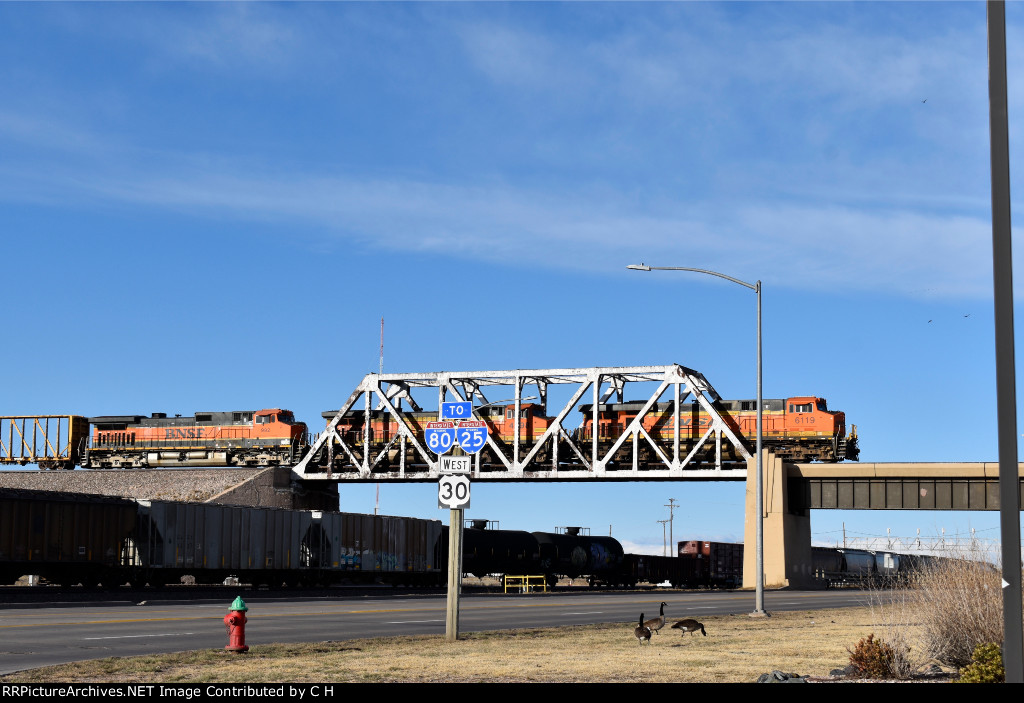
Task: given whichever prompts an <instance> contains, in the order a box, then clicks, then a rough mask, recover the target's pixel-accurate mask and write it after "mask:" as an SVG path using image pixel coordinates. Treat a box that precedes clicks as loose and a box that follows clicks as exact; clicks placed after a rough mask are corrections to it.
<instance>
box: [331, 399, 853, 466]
mask: <svg viewBox="0 0 1024 703" xmlns="http://www.w3.org/2000/svg"><path fill="white" fill-rule="evenodd" d="M643 406H644V403H643V402H627V403H606V404H601V405H599V406H598V419H597V424H598V451H599V453H600V454H602V455H605V454H606V453H607V452H608V451H610V450H611V448H612V446H613V445H614V444H615V443H616V442H617V441H618V440H619V438H620V437H621V436H622V434H623V433H624V432H627V429H628V427H629V424H630V423H631V422H632V421H633V420H634V419H635V418H636V416H637V414H638V413H639V412H640V411H641V410H642V409H643ZM520 407H521V410H520V416H521V417H520V423H519V424H520V426H519V451H520V456H524V455H526V454H528V453H529V452H530V451H532V450H533V448H534V446H535V445H536V443H537V442H538V441H539V440H540V439H541V438H542V437H543V436H544V433H545V432H546V431H547V430H548V428H549V427H550V426H551V422H552V419H551V418H550V417H547V416H545V415H544V407H543V406H542V405H538V404H535V403H524V404H522V405H521V406H520ZM714 407H715V409H716V410H718V412H719V413H720V414H721V415H722V417H723V419H724V420H725V422H726V423H727V424H728V425H729V427H730V428H731V429H732V430H733V431H734V432H735V433H736V434H737V435H739V436H740V437H741V438H742V439H744V440H745V441H746V442H747V444H748V445H749V446H750V448H751V449H753V447H754V444H755V443H756V439H757V402H756V401H754V400H719V401H717V402H716V403H715V404H714ZM682 409H683V414H682V416H681V417H680V423H679V425H680V427H679V433H680V451H682V452H685V453H688V452H689V451H690V449H691V448H692V447H694V446H695V445H696V444H697V443H698V442H699V441H700V440H701V438H702V437H703V436H704V435H705V433H706V432H708V430H709V428H710V426H711V417H710V415H708V413H707V412H705V411H704V410H703V409H702V408H701V407H700V405H699V404H697V403H688V404H684V405H683V407H682ZM579 410H580V412H581V413H582V415H583V421H582V423H581V425H580V427H579V428H577V429H576V430H574V431H573V432H572V439H573V441H575V442H576V443H577V445H578V446H582V447H585V448H589V447H590V446H592V440H593V424H594V420H593V418H594V415H593V405H581V406H579ZM336 415H337V411H327V412H324V413H322V416H323V417H324V419H325V420H326V421H327V423H328V424H330V422H331V420H333V419H334V417H335V416H336ZM476 416H477V417H479V418H480V419H481V420H483V421H484V422H485V423H486V424H487V429H488V432H489V434H490V437H491V438H492V439H494V441H495V443H496V444H497V445H498V447H499V448H501V449H502V450H505V449H507V448H509V447H510V446H511V445H512V443H513V442H514V440H515V432H516V426H515V406H514V405H505V406H492V407H485V408H482V409H481V410H479V411H477V413H476ZM403 417H405V418H407V419H408V421H409V424H410V425H411V428H412V430H413V432H414V433H415V434H416V436H417V437H418V438H419V440H420V441H421V442H422V441H423V437H424V429H425V426H426V423H428V422H432V421H434V420H436V419H437V412H436V411H433V412H410V413H405V414H404V415H403ZM641 424H642V426H643V428H644V430H645V431H646V432H647V433H648V434H649V435H650V436H651V438H652V439H653V440H655V441H656V442H658V443H659V444H662V445H663V446H671V444H672V442H673V437H674V432H675V427H674V421H673V404H672V403H657V404H655V405H654V406H652V407H651V409H650V410H648V412H647V414H646V415H644V417H643V420H642V421H641ZM762 424H763V442H764V446H765V448H766V449H768V450H770V451H772V452H773V453H775V455H776V456H778V457H780V458H782V459H784V460H785V461H792V462H811V461H822V462H837V461H843V460H850V461H856V460H857V458H858V457H859V456H860V448H859V447H858V446H857V429H856V426H851V431H850V433H849V434H847V432H846V415H845V413H843V412H838V411H831V410H829V409H828V406H827V404H826V401H825V399H824V398H817V397H814V396H796V397H792V398H785V399H765V400H763V412H762ZM337 429H338V433H339V434H340V435H341V437H342V439H343V440H344V441H345V444H346V445H347V446H348V447H349V448H350V449H352V450H354V451H357V452H358V453H361V452H362V450H363V446H364V445H365V444H366V441H367V439H368V440H369V447H370V451H371V454H372V455H373V456H379V455H380V453H381V452H383V451H385V450H387V453H386V455H385V456H384V457H381V460H380V462H379V464H384V465H387V464H392V465H394V464H397V463H398V462H399V456H400V452H401V448H400V447H401V444H400V443H399V442H398V441H397V440H398V438H399V430H398V423H397V421H396V420H395V418H394V416H393V415H391V414H390V413H388V412H386V411H384V410H373V411H371V413H370V427H369V431H368V432H367V428H366V412H365V411H361V410H352V411H349V412H346V413H345V415H344V416H343V417H342V418H341V419H340V420H339V422H338V427H337ZM550 448H551V443H550V442H545V443H544V445H543V446H542V447H541V448H540V449H539V450H538V453H537V455H536V457H535V458H536V459H537V460H538V461H541V462H543V461H547V460H549V459H550ZM637 449H638V451H639V453H640V455H641V456H640V459H641V461H645V462H646V461H655V460H656V457H655V456H654V455H653V450H652V449H651V447H650V446H649V445H648V444H647V443H641V444H640V446H639V447H638V448H637ZM703 451H704V453H705V454H707V455H708V456H707V457H704V456H701V457H698V458H701V459H705V460H710V456H711V455H712V454H713V453H714V451H715V445H714V443H713V442H711V443H706V444H705V446H704V448H703ZM632 452H633V446H632V444H631V443H629V442H624V443H623V444H622V446H620V448H619V450H618V452H617V453H616V455H615V456H614V457H612V461H614V462H621V463H630V462H631V461H632ZM722 452H723V458H724V459H726V460H728V461H739V460H740V457H739V456H737V455H736V451H735V449H734V448H733V447H732V445H731V444H728V445H727V444H726V443H723V445H722ZM510 454H511V452H510V451H508V452H506V456H508V455H510ZM559 454H560V456H564V457H567V458H568V459H569V460H571V457H572V453H571V451H570V450H568V449H566V450H565V451H564V452H563V451H561V450H560V452H559ZM336 455H337V452H336ZM480 460H481V465H488V464H497V463H498V459H497V457H495V456H494V453H493V450H492V449H491V448H490V447H485V448H484V449H483V450H481V456H480ZM405 461H406V463H407V464H409V465H415V464H421V463H422V458H420V457H419V456H418V455H417V454H416V453H415V450H414V449H413V447H412V446H411V445H409V444H406V446H405Z"/></svg>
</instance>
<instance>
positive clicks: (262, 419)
mask: <svg viewBox="0 0 1024 703" xmlns="http://www.w3.org/2000/svg"><path fill="white" fill-rule="evenodd" d="M273 421H274V416H273V415H257V416H256V424H257V425H269V424H270V423H272V422H273Z"/></svg>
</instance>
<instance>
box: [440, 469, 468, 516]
mask: <svg viewBox="0 0 1024 703" xmlns="http://www.w3.org/2000/svg"><path fill="white" fill-rule="evenodd" d="M437 507H438V508H448V509H449V510H457V509H459V508H468V507H469V476H464V475H461V474H456V475H452V476H442V477H441V480H440V481H438V483H437Z"/></svg>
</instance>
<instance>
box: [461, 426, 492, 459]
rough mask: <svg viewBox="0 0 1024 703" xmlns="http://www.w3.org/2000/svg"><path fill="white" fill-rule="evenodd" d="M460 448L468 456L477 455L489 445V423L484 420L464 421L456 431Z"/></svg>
mask: <svg viewBox="0 0 1024 703" xmlns="http://www.w3.org/2000/svg"><path fill="white" fill-rule="evenodd" d="M456 437H457V439H458V442H459V446H460V447H462V449H463V451H465V452H466V453H467V454H476V453H477V452H478V451H480V450H481V449H483V448H484V445H485V444H487V423H486V422H484V421H483V420H463V421H462V422H460V423H459V427H458V429H457V430H456Z"/></svg>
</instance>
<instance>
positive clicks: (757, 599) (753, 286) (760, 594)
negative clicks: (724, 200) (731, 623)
mask: <svg viewBox="0 0 1024 703" xmlns="http://www.w3.org/2000/svg"><path fill="white" fill-rule="evenodd" d="M626 268H628V269H633V270H635V271H692V272H694V273H706V274H707V275H709V276H718V277H719V278H724V279H726V280H727V281H732V282H733V283H738V284H740V285H741V286H744V287H745V288H749V289H750V290H752V291H754V292H755V293H757V476H756V477H755V479H754V483H755V490H756V491H757V498H756V499H755V503H756V509H757V522H756V527H757V531H756V539H755V541H756V542H757V545H756V547H755V548H756V552H757V554H756V556H757V558H756V571H757V574H756V578H757V584H756V585H755V587H754V612H753V613H751V615H768V613H767V612H766V611H765V609H764V488H763V486H762V481H763V480H764V478H763V477H764V470H763V469H764V467H763V466H762V463H763V461H764V451H763V441H764V433H763V428H762V425H761V422H762V414H763V413H762V411H763V401H762V398H761V380H762V364H761V281H758V282H757V283H747V282H746V281H741V280H740V279H738V278H733V277H732V276H726V275H725V274H724V273H719V272H718V271H709V270H708V269H698V268H689V267H686V266H648V265H647V264H630V265H629V266H627V267H626ZM594 407H595V408H596V407H597V405H596V401H595V405H594ZM596 420H597V418H596V417H595V422H594V425H595V426H596V425H597V421H596ZM1018 558H1019V555H1018Z"/></svg>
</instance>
